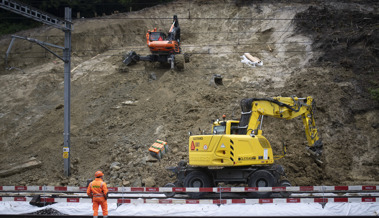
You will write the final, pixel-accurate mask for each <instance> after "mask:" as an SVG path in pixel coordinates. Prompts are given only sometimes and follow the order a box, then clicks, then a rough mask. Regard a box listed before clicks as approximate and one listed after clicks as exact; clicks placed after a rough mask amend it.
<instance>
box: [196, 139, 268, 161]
mask: <svg viewBox="0 0 379 218" xmlns="http://www.w3.org/2000/svg"><path fill="white" fill-rule="evenodd" d="M273 163H274V156H273V153H272V149H271V145H270V143H269V142H268V141H267V139H266V138H265V137H263V136H261V135H256V136H255V137H251V136H249V135H199V136H190V139H189V164H190V165H193V166H246V165H264V164H273Z"/></svg>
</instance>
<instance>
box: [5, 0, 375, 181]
mask: <svg viewBox="0 0 379 218" xmlns="http://www.w3.org/2000/svg"><path fill="white" fill-rule="evenodd" d="M311 6H312V5H310V4H308V3H301V2H300V3H296V2H295V3H288V2H286V1H283V3H265V2H264V1H263V2H256V1H254V2H246V1H200V0H198V1H191V2H188V1H176V2H173V3H170V4H166V5H159V6H156V7H152V8H147V9H145V10H142V11H138V12H132V13H126V14H115V15H110V16H106V17H102V18H100V19H81V20H76V21H75V22H74V31H73V39H72V48H73V52H72V56H73V57H72V89H71V96H72V98H71V164H72V168H71V170H72V176H70V177H69V178H64V177H63V158H62V148H63V134H62V133H63V108H62V106H63V63H62V62H61V61H60V60H59V59H57V58H55V57H53V56H52V55H51V54H49V53H47V52H46V51H45V50H43V49H42V48H40V47H38V46H37V45H34V44H31V43H29V42H25V41H16V43H15V45H14V47H13V48H12V55H11V57H10V59H9V61H10V62H9V65H10V66H12V67H15V68H17V69H13V70H4V68H5V66H4V64H2V65H1V66H0V67H1V68H0V69H1V71H0V78H1V79H0V101H1V104H0V153H1V156H2V159H1V169H7V168H10V167H12V166H14V165H16V164H19V163H22V162H24V161H26V160H28V159H29V158H31V157H35V158H36V159H37V160H39V161H41V162H42V165H41V166H40V167H36V168H33V169H29V170H26V171H23V172H20V173H17V174H14V175H10V176H3V177H1V178H0V184H1V185H62V186H63V185H72V186H78V185H80V186H84V185H85V184H86V180H87V179H88V178H92V177H93V173H94V172H95V171H96V170H103V171H104V173H105V174H106V178H105V180H106V181H107V182H109V183H110V186H122V185H124V186H162V185H164V184H166V183H168V182H172V179H170V178H169V177H168V173H167V172H166V170H165V167H167V166H172V165H176V163H177V162H178V161H179V160H182V159H183V160H186V159H188V157H187V146H188V132H189V131H191V132H192V133H195V134H197V133H200V131H201V130H205V131H207V132H209V130H210V124H211V120H212V119H216V118H220V117H221V115H222V114H224V113H225V114H226V115H227V117H229V118H232V117H233V118H239V113H240V108H239V102H240V100H241V99H243V98H251V97H273V96H292V95H296V96H299V97H306V96H313V97H314V99H315V100H316V102H317V112H316V123H317V126H318V127H319V131H320V135H321V137H322V139H323V142H324V153H323V156H322V161H323V164H319V163H317V162H315V161H314V159H313V158H311V157H310V156H309V155H308V154H307V152H306V150H305V146H306V139H305V136H304V133H303V127H302V122H301V120H300V119H294V120H290V121H286V120H276V119H273V118H267V119H265V122H264V124H263V128H264V129H263V130H264V135H265V136H266V137H267V139H268V140H269V141H270V142H271V144H272V146H273V147H274V148H275V150H274V152H276V153H279V152H280V149H281V144H282V142H285V143H286V144H287V145H288V146H289V148H288V155H287V157H286V158H283V159H281V160H279V161H278V163H279V164H282V165H284V167H285V168H286V172H287V176H288V179H289V180H290V181H291V182H292V183H293V185H322V184H324V185H353V184H379V174H378V173H377V172H378V171H377V169H378V167H379V161H378V160H379V154H378V147H379V138H378V134H377V132H378V127H379V107H378V106H379V104H378V101H376V100H373V99H372V98H371V96H370V94H369V90H370V89H372V88H377V87H378V86H379V79H378V71H377V70H378V53H377V46H378V45H377V43H378V40H377V38H373V37H377V36H378V33H377V29H375V28H376V27H375V21H377V20H378V19H377V17H378V3H375V2H370V1H367V2H366V1H356V2H353V3H346V2H343V1H342V2H334V1H333V2H331V3H329V1H325V2H323V1H320V4H317V6H314V5H313V6H312V7H311ZM163 12H164V13H163ZM174 14H176V15H178V17H179V23H180V26H181V32H182V37H181V39H182V48H183V51H184V52H185V53H188V54H190V63H188V64H186V65H185V70H183V71H171V70H170V69H169V68H168V67H167V66H164V65H160V64H152V63H138V64H136V65H134V66H130V67H125V66H123V65H122V62H121V61H122V58H123V55H124V54H125V53H126V52H127V51H129V50H135V51H136V52H137V53H140V54H148V53H149V51H148V49H147V47H146V45H145V38H144V37H145V33H146V31H147V30H148V29H152V28H154V27H158V28H161V29H162V30H163V31H167V30H168V28H169V26H170V22H171V19H172V15H174ZM157 18H158V19H157ZM248 18H249V19H248ZM294 18H295V19H294ZM349 19H350V25H345V24H346V23H348V22H342V23H341V22H337V21H341V20H346V21H348V20H349ZM331 20H333V21H336V22H332V21H331ZM354 24H355V25H354ZM357 26H358V27H357ZM360 28H362V29H360ZM349 31H350V32H349ZM346 32H349V33H350V35H348V37H347V36H346V34H345V33H346ZM331 33H333V34H331ZM18 35H23V36H28V37H32V38H37V39H40V40H42V41H48V42H50V43H55V44H62V40H63V33H62V32H61V31H58V30H55V29H51V28H48V27H42V28H39V29H34V30H31V31H24V32H21V33H19V34H18ZM333 40H334V41H333ZM352 41H353V42H354V43H353V44H351V42H352ZM9 42H10V38H9V37H3V38H2V39H1V41H0V53H3V54H4V53H5V51H6V49H7V48H8V45H9ZM333 43H334V44H333ZM349 43H350V44H349ZM269 48H271V49H273V51H272V52H270V50H269ZM244 52H249V53H251V54H253V55H255V56H257V57H259V58H261V60H262V61H263V63H264V65H263V66H261V67H255V68H252V67H250V66H247V65H245V64H243V63H241V58H240V56H241V55H242V54H243V53H244ZM349 52H350V53H349ZM346 54H348V55H346ZM362 55H363V56H362ZM361 56H362V57H361ZM360 58H361V59H360ZM214 74H221V75H222V76H223V85H222V86H214V85H211V84H210V81H211V78H212V76H213V75H214ZM156 139H162V140H165V141H167V142H168V144H169V148H170V152H169V154H167V155H166V156H164V158H163V159H162V160H161V161H160V162H158V161H155V160H154V159H153V158H151V157H150V156H149V154H148V152H147V149H148V147H149V146H150V145H151V144H152V143H153V142H154V140H156Z"/></svg>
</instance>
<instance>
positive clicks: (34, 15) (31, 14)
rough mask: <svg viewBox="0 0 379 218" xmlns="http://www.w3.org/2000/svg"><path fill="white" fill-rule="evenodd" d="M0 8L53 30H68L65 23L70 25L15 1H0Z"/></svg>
mask: <svg viewBox="0 0 379 218" xmlns="http://www.w3.org/2000/svg"><path fill="white" fill-rule="evenodd" d="M0 8H3V9H5V10H8V11H12V12H14V13H16V14H20V15H22V16H25V17H28V18H31V19H33V20H35V21H38V22H41V23H44V24H48V25H50V26H53V27H55V28H58V29H61V30H70V29H68V28H67V25H66V23H69V24H71V22H70V21H67V20H63V19H61V18H58V17H55V16H53V15H50V14H47V13H46V12H43V11H40V10H38V9H36V8H33V7H31V6H29V5H26V4H24V3H21V2H18V1H15V0H1V1H0Z"/></svg>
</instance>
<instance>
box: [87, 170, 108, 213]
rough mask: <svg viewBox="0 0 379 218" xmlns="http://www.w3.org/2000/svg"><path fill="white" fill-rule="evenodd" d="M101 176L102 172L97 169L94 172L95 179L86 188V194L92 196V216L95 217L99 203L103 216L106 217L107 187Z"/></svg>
mask: <svg viewBox="0 0 379 218" xmlns="http://www.w3.org/2000/svg"><path fill="white" fill-rule="evenodd" d="M103 176H104V173H103V172H101V171H97V172H96V173H95V177H96V178H95V180H93V181H92V182H91V183H90V184H89V185H88V188H87V195H88V196H89V197H90V198H92V203H93V217H94V218H97V216H98V214H99V212H98V210H99V205H101V209H102V210H103V217H104V218H105V217H108V203H107V198H108V188H107V184H106V183H105V182H104V181H103Z"/></svg>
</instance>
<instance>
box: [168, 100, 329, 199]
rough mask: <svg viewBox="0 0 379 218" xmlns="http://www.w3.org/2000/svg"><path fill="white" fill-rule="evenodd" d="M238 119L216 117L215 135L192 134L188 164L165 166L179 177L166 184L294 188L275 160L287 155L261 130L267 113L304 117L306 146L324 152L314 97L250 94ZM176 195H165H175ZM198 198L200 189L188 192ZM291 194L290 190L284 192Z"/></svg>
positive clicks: (261, 193) (180, 185)
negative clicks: (278, 151) (276, 151)
mask: <svg viewBox="0 0 379 218" xmlns="http://www.w3.org/2000/svg"><path fill="white" fill-rule="evenodd" d="M241 111H242V112H241V118H240V120H225V117H224V119H223V120H222V121H221V120H216V121H214V122H213V125H212V133H211V134H202V135H191V136H190V137H189V145H188V152H189V163H188V164H187V162H185V161H181V162H179V164H178V166H175V167H169V168H167V169H168V170H170V171H171V172H172V176H176V179H177V181H175V182H174V183H169V184H167V185H166V186H167V187H174V186H175V187H214V186H217V185H218V183H221V182H222V183H225V184H241V183H243V184H246V185H247V186H249V187H275V186H280V187H282V186H290V185H291V184H290V182H289V181H287V180H282V179H281V177H283V176H285V174H284V168H283V167H282V166H281V165H277V164H274V162H275V160H277V159H280V158H282V157H283V156H284V155H285V154H286V147H285V146H284V145H283V154H282V155H276V156H274V154H273V151H272V148H271V145H270V143H269V141H268V140H267V139H266V138H265V137H264V136H263V134H262V123H263V118H264V116H270V117H275V118H279V119H287V120H289V119H293V118H296V117H299V116H301V117H302V120H303V124H304V129H305V135H306V138H307V141H308V146H307V148H308V150H309V151H310V152H311V153H312V154H313V155H315V156H320V155H321V154H322V141H321V139H320V138H319V135H318V131H317V128H316V124H315V119H314V111H315V102H314V100H313V98H312V97H307V98H298V97H296V96H293V97H274V98H249V99H243V100H242V101H241ZM174 194H175V193H167V194H166V195H167V196H173V195H174ZM188 194H189V195H190V197H193V198H199V197H201V195H202V193H194V192H192V193H188ZM270 194H271V193H266V192H254V193H251V195H252V196H255V197H268V196H269V195H270ZM280 194H282V195H283V196H288V192H280Z"/></svg>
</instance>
